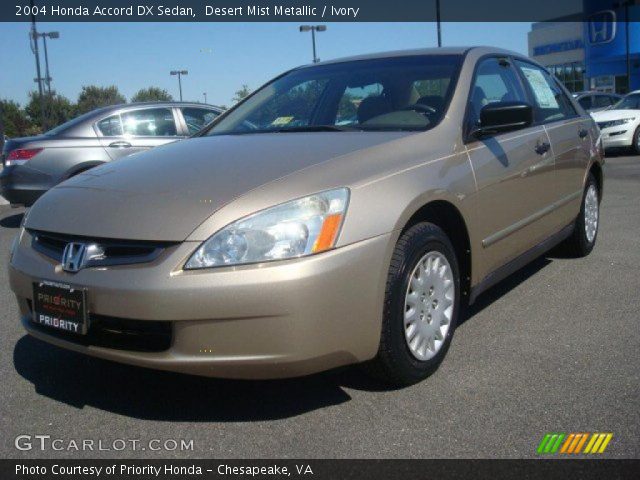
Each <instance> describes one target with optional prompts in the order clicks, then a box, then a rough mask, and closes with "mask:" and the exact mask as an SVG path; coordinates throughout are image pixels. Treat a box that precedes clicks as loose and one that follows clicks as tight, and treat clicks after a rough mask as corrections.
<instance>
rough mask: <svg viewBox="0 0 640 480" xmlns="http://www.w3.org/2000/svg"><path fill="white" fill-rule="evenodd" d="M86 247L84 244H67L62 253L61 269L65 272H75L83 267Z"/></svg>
mask: <svg viewBox="0 0 640 480" xmlns="http://www.w3.org/2000/svg"><path fill="white" fill-rule="evenodd" d="M86 253H87V246H86V245H85V244H84V243H74V242H71V243H67V245H66V246H65V247H64V251H63V252H62V268H63V269H64V270H65V271H67V272H74V273H75V272H77V271H79V270H80V269H81V268H82V266H83V265H84V260H85V255H86Z"/></svg>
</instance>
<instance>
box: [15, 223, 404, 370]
mask: <svg viewBox="0 0 640 480" xmlns="http://www.w3.org/2000/svg"><path fill="white" fill-rule="evenodd" d="M392 235H393V234H387V235H383V236H379V237H375V238H372V239H368V240H365V241H362V242H358V243H356V244H352V245H349V246H346V247H342V248H339V249H336V250H333V251H330V252H325V253H323V254H319V255H316V256H311V257H307V258H302V259H297V260H290V261H282V262H273V263H266V264H262V265H254V266H243V267H228V268H220V269H213V270H202V271H190V272H187V271H182V270H180V269H179V268H178V269H176V266H180V265H182V264H183V263H184V261H185V260H186V259H187V258H188V256H189V255H190V254H191V253H192V252H193V251H194V250H195V248H196V247H197V245H198V244H197V243H192V242H185V243H183V244H180V245H177V246H175V247H171V249H169V250H168V251H167V252H165V253H166V255H163V256H162V257H160V258H159V259H157V260H155V261H154V262H153V263H150V264H143V265H132V266H120V267H110V268H107V269H85V270H81V271H80V272H78V273H76V274H69V273H65V272H63V271H60V270H61V269H59V268H56V267H57V265H56V263H55V262H54V261H53V260H51V259H49V258H48V257H45V256H43V255H42V254H40V253H38V252H37V251H35V250H33V249H32V248H31V247H30V243H31V237H30V235H29V234H28V232H24V234H23V235H22V237H21V239H20V241H19V245H18V248H17V249H16V251H15V254H14V255H13V257H12V260H11V264H10V267H9V269H10V271H9V277H10V284H11V288H12V290H13V291H14V293H15V294H16V297H17V299H18V303H19V306H20V311H21V315H22V321H23V324H24V326H25V328H26V329H27V331H28V332H29V333H30V334H31V335H33V336H34V337H37V338H40V339H42V340H45V341H47V342H50V343H53V344H55V345H58V346H60V347H63V348H67V349H70V350H75V351H77V352H80V353H84V354H88V355H92V356H96V357H100V358H103V359H107V360H113V361H117V362H122V363H128V364H132V365H138V366H141V367H149V368H156V369H162V370H171V371H176V372H183V373H190V374H197V375H204V376H215V377H229V378H279V377H290V376H299V375H305V374H309V373H313V372H317V371H321V370H326V369H330V368H333V367H337V366H340V365H346V364H350V363H356V362H361V361H365V360H368V359H371V358H372V357H373V356H375V354H376V352H377V349H378V343H379V337H380V328H381V318H382V304H383V297H384V283H385V280H386V271H387V269H388V264H389V256H390V248H389V245H392V243H391V242H392V241H393V239H392V238H391V237H392ZM38 280H50V281H57V282H62V283H68V284H71V285H74V286H82V287H85V288H87V302H88V306H89V312H90V315H94V314H95V315H97V316H104V317H114V318H119V319H134V320H137V321H145V320H147V321H153V322H154V323H157V322H158V321H163V322H170V324H171V330H172V335H171V342H170V346H169V348H168V349H166V350H164V351H154V352H143V351H131V350H126V349H118V348H105V347H104V346H98V345H86V344H82V343H81V340H80V339H81V338H82V337H76V339H77V341H76V339H74V338H73V337H71V338H69V337H66V338H61V337H60V336H59V335H54V334H49V333H48V332H47V331H46V330H43V328H41V327H40V328H37V327H36V326H35V325H34V324H33V323H32V322H31V321H30V317H31V309H30V305H31V300H32V295H33V294H32V283H33V282H34V281H38ZM89 328H90V329H91V326H90V327H89Z"/></svg>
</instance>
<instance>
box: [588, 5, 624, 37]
mask: <svg viewBox="0 0 640 480" xmlns="http://www.w3.org/2000/svg"><path fill="white" fill-rule="evenodd" d="M616 26H617V24H616V12H614V11H613V10H604V11H602V12H597V13H594V14H593V15H591V16H590V17H589V23H588V29H589V32H588V33H589V43H590V44H591V45H598V44H601V43H609V42H612V41H613V40H614V39H615V38H616V30H617V28H616Z"/></svg>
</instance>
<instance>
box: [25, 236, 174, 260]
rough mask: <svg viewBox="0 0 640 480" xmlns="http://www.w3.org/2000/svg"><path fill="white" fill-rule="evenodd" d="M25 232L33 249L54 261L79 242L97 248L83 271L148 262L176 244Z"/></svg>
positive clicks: (60, 258)
mask: <svg viewBox="0 0 640 480" xmlns="http://www.w3.org/2000/svg"><path fill="white" fill-rule="evenodd" d="M29 233H30V234H31V237H32V241H31V245H32V247H33V249H34V250H36V251H38V252H40V253H42V254H43V255H46V256H47V257H49V258H51V259H53V260H55V261H57V262H62V254H63V252H64V249H65V247H66V246H67V245H68V244H69V243H72V242H74V243H83V244H85V245H93V246H96V247H98V248H99V249H100V251H101V255H100V256H99V257H96V258H92V259H91V260H89V261H87V262H86V264H85V265H84V266H85V267H86V268H90V267H102V266H113V265H131V264H135V263H147V262H151V261H153V260H155V259H156V258H158V257H159V256H160V254H161V253H162V252H163V251H164V250H165V249H166V248H168V247H170V246H172V245H175V244H176V242H150V241H140V240H113V239H105V238H90V237H81V236H76V235H62V234H58V233H50V232H44V231H39V230H29Z"/></svg>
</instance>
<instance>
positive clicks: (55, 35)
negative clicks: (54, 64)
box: [38, 32, 60, 97]
mask: <svg viewBox="0 0 640 480" xmlns="http://www.w3.org/2000/svg"><path fill="white" fill-rule="evenodd" d="M38 36H40V37H42V43H43V44H44V69H45V75H46V77H45V81H46V82H47V93H48V94H49V97H51V75H49V54H48V52H47V37H49V38H50V39H52V40H53V39H55V38H60V32H43V33H38Z"/></svg>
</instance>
